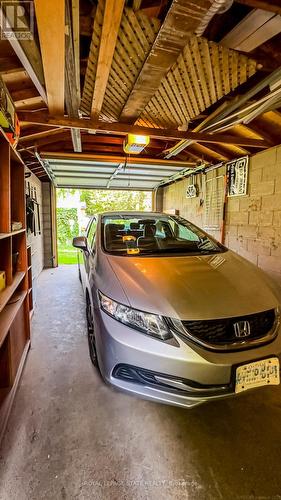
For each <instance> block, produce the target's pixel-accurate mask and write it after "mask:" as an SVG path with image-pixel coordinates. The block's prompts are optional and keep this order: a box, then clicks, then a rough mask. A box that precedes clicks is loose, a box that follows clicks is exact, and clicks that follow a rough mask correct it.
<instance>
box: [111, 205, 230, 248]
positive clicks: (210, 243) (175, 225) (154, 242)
mask: <svg viewBox="0 0 281 500" xmlns="http://www.w3.org/2000/svg"><path fill="white" fill-rule="evenodd" d="M102 244H103V248H104V250H105V251H106V252H108V253H111V254H114V255H135V256H136V255H162V254H165V255H178V254H188V255H189V254H192V255H206V254H213V253H220V252H223V251H225V250H226V249H225V247H224V246H223V245H221V244H220V243H218V242H217V241H215V240H213V239H212V238H210V237H209V236H208V235H207V234H206V233H205V232H204V231H202V230H201V229H199V228H198V227H196V226H194V225H193V224H191V223H190V222H188V221H187V220H185V219H183V218H182V217H178V216H169V215H167V216H166V215H160V214H159V215H154V214H153V216H150V215H149V214H147V215H145V214H144V215H143V216H138V215H137V216H130V215H124V214H120V215H117V214H116V215H105V216H103V217H102Z"/></svg>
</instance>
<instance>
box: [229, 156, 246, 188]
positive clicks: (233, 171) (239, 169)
mask: <svg viewBox="0 0 281 500" xmlns="http://www.w3.org/2000/svg"><path fill="white" fill-rule="evenodd" d="M226 171H227V178H228V193H227V194H228V196H243V195H245V194H247V183H248V156H243V157H242V158H238V160H233V161H229V162H228V163H227V164H226Z"/></svg>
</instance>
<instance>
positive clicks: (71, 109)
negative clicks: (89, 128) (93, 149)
mask: <svg viewBox="0 0 281 500" xmlns="http://www.w3.org/2000/svg"><path fill="white" fill-rule="evenodd" d="M65 1H66V26H67V30H66V36H65V104H66V110H67V113H68V116H69V117H70V118H79V106H80V90H79V89H80V81H79V80H80V78H79V77H78V74H77V66H78V67H79V63H78V61H77V60H76V58H77V57H78V55H77V43H78V42H77V35H76V42H75V40H74V30H73V27H74V20H73V15H71V14H72V5H71V0H65ZM77 11H78V15H79V5H76V9H75V11H74V14H75V15H76V16H77ZM76 24H77V23H75V26H76ZM71 137H72V144H73V149H74V151H76V152H77V153H81V152H82V142H81V132H80V130H79V129H76V130H72V131H71Z"/></svg>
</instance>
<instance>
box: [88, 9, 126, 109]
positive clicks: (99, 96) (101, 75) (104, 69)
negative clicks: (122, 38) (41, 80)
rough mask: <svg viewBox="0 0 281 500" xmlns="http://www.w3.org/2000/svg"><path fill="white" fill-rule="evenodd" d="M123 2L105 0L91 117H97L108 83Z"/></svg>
mask: <svg viewBox="0 0 281 500" xmlns="http://www.w3.org/2000/svg"><path fill="white" fill-rule="evenodd" d="M124 3H125V0H106V2H105V10H104V19H103V25H102V32H101V41H100V48H99V56H98V65H97V72H96V79H95V86H94V93H93V100H92V110H91V116H92V117H96V116H99V113H100V111H101V108H102V104H103V99H104V95H105V91H106V86H107V82H108V77H109V72H110V68H111V63H112V59H113V54H114V50H115V45H116V40H117V35H118V30H119V26H120V22H121V17H122V12H123V8H124Z"/></svg>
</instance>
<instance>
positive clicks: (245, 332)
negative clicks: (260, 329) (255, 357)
mask: <svg viewBox="0 0 281 500" xmlns="http://www.w3.org/2000/svg"><path fill="white" fill-rule="evenodd" d="M233 327H234V333H235V337H238V338H242V337H249V335H250V334H251V327H250V323H249V321H237V323H234V325H233Z"/></svg>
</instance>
